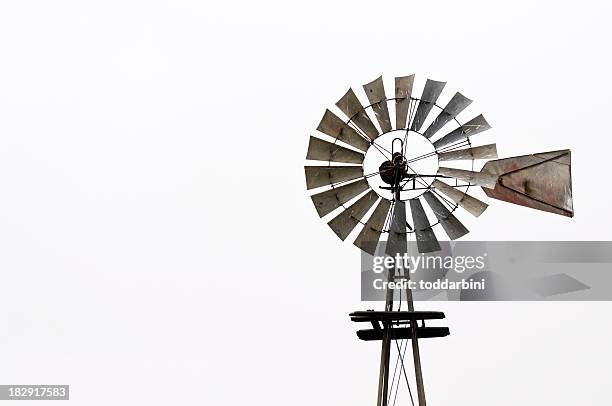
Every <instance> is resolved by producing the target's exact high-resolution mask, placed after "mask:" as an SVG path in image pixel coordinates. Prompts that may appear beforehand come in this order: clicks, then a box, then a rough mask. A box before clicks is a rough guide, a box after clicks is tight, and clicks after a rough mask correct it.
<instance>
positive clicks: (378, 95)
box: [363, 76, 391, 133]
mask: <svg viewBox="0 0 612 406" xmlns="http://www.w3.org/2000/svg"><path fill="white" fill-rule="evenodd" d="M363 90H364V91H365V93H366V95H367V96H368V100H369V101H370V104H371V105H372V111H374V115H375V116H376V120H378V124H380V129H381V130H382V131H383V132H384V133H386V132H389V131H391V119H390V118H389V108H388V107H387V96H386V95H385V85H384V83H383V78H382V76H380V77H379V78H378V79H376V80H374V81H372V82H370V83H367V84H365V85H363Z"/></svg>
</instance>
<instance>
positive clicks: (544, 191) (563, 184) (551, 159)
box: [482, 149, 574, 217]
mask: <svg viewBox="0 0 612 406" xmlns="http://www.w3.org/2000/svg"><path fill="white" fill-rule="evenodd" d="M571 169H572V168H571V151H570V150H569V149H566V150H561V151H552V152H544V153H540V154H533V155H524V156H518V157H512V158H505V159H498V160H495V161H489V162H487V163H486V164H485V166H484V167H483V168H482V172H483V173H488V174H492V175H494V176H499V182H498V183H497V184H496V185H495V188H494V189H493V190H491V189H483V190H484V191H485V193H486V194H487V196H489V197H492V198H494V199H499V200H503V201H506V202H509V203H514V204H519V205H521V206H526V207H530V208H532V209H536V210H542V211H547V212H550V213H555V214H560V215H562V216H567V217H573V216H574V205H573V199H572V170H571Z"/></svg>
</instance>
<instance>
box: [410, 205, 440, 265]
mask: <svg viewBox="0 0 612 406" xmlns="http://www.w3.org/2000/svg"><path fill="white" fill-rule="evenodd" d="M409 202H410V212H411V213H412V223H413V224H414V234H415V236H416V243H417V249H418V251H419V252H421V253H425V252H435V251H440V244H439V243H438V239H437V238H436V234H435V233H434V231H433V230H432V229H431V226H430V224H429V220H428V219H427V214H425V210H424V209H423V204H421V201H420V200H419V198H415V199H410V200H409Z"/></svg>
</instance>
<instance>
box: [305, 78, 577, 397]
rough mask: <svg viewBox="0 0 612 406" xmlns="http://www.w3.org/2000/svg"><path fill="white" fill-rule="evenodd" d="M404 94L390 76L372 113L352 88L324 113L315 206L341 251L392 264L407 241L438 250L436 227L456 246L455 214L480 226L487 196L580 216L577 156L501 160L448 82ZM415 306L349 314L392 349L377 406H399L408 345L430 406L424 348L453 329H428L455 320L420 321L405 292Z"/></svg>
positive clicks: (311, 149)
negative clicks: (393, 404)
mask: <svg viewBox="0 0 612 406" xmlns="http://www.w3.org/2000/svg"><path fill="white" fill-rule="evenodd" d="M393 84H394V88H395V92H394V94H393V97H388V96H387V93H386V91H385V81H384V80H383V77H382V76H381V77H379V78H377V79H375V80H374V81H372V82H370V83H367V84H365V85H364V86H363V91H364V92H365V96H366V98H367V101H368V102H369V104H365V103H362V101H361V99H360V98H359V97H358V95H357V93H356V92H355V91H354V90H353V89H349V90H348V91H347V92H346V93H345V94H344V95H343V96H342V97H341V98H340V100H338V102H337V103H336V105H335V108H333V109H334V110H335V111H332V110H331V109H327V110H325V112H324V114H323V118H322V119H321V121H320V123H319V125H318V126H317V128H316V130H317V133H316V136H311V137H310V140H309V145H308V151H307V154H306V159H307V160H308V161H309V164H308V165H307V166H305V168H304V169H305V175H306V187H307V189H308V190H312V189H316V191H315V193H314V194H312V195H311V196H310V197H311V199H312V202H313V204H314V206H315V209H316V211H317V214H318V215H319V217H322V218H323V217H325V218H329V220H328V223H327V224H328V225H329V227H330V228H331V230H332V231H333V232H334V233H335V234H336V235H337V236H338V237H339V238H340V239H341V240H343V241H345V240H347V239H349V240H352V241H353V244H354V245H355V246H357V247H358V248H360V249H361V250H363V251H365V252H367V253H369V254H371V255H375V253H376V252H377V249H378V247H379V246H380V245H381V244H383V242H384V244H385V254H387V255H390V256H394V255H395V254H398V253H400V254H401V253H405V252H407V240H408V237H409V236H413V237H414V239H415V240H416V245H417V249H418V251H419V252H420V253H427V252H436V251H439V250H440V249H441V248H440V243H439V240H438V236H437V233H436V231H435V229H438V228H437V227H436V226H438V225H439V226H440V227H439V228H441V230H442V231H443V232H444V234H445V235H446V237H448V239H449V240H456V239H459V238H461V237H463V236H464V235H466V234H467V233H468V232H469V230H468V229H467V227H466V226H465V225H464V224H463V223H462V222H461V221H460V220H459V219H458V218H457V215H456V214H457V213H459V212H461V211H465V212H467V213H468V214H469V215H471V216H473V217H479V216H481V215H482V214H483V213H484V211H485V210H486V209H487V208H488V204H487V203H485V202H484V201H482V200H480V199H479V198H477V197H475V196H473V195H472V194H469V193H468V192H469V191H470V189H472V190H473V189H477V188H478V187H480V188H481V189H482V191H483V192H484V194H485V195H486V196H488V197H490V198H493V199H497V200H502V201H505V202H509V203H513V204H517V205H521V206H525V207H528V208H532V209H536V210H540V211H546V212H550V213H554V214H559V215H562V216H567V217H573V214H574V211H573V203H572V181H571V152H570V151H569V150H558V151H551V152H541V153H532V154H529V155H523V156H516V157H510V158H503V159H496V158H498V153H497V152H498V151H497V147H496V144H494V143H488V144H484V145H475V144H474V143H473V141H474V138H475V139H476V140H477V139H478V138H479V137H480V138H482V137H484V135H480V134H486V131H487V130H489V129H490V128H491V126H490V125H489V123H488V122H487V121H486V119H485V118H484V116H483V115H482V114H479V115H475V116H473V118H470V119H468V120H467V121H466V122H463V123H462V122H461V121H460V120H459V118H458V116H461V117H462V116H463V115H465V111H466V110H468V108H469V106H470V105H471V104H472V100H470V99H468V98H467V97H465V96H464V95H463V94H461V93H459V92H456V93H455V94H454V95H452V97H450V99H448V101H447V102H446V103H445V104H443V105H442V104H441V103H439V100H440V96H441V95H442V94H443V90H444V88H445V87H446V83H445V82H439V81H434V80H431V79H427V80H426V81H425V83H424V85H423V89H422V91H421V93H420V95H418V96H417V92H415V89H416V86H415V76H414V75H409V76H404V77H396V78H395V81H394V83H393ZM362 99H363V98H362ZM392 114H395V120H391V115H392ZM477 136H478V137H477ZM491 159H493V160H491ZM483 161H484V165H482V166H481V168H480V169H477V168H476V166H477V165H478V163H479V162H483ZM406 202H408V205H406ZM458 209H460V210H458ZM408 210H409V211H410V216H408V215H407V211H408ZM438 232H439V231H438ZM385 240H386V241H385ZM387 277H388V280H389V281H391V282H392V281H394V280H395V278H399V277H403V278H406V277H409V275H408V276H402V275H400V274H399V270H398V271H397V272H396V271H394V270H390V271H389V273H388V275H387ZM404 302H405V305H406V307H407V310H405V311H400V310H394V309H393V308H394V292H393V290H391V289H388V290H387V293H386V301H385V310H384V311H358V312H354V313H351V314H350V318H351V320H352V321H354V322H357V323H366V324H370V325H371V328H369V329H363V330H359V331H358V332H357V336H358V338H360V339H361V340H364V341H381V342H382V348H381V360H380V367H379V382H378V394H377V406H386V405H387V404H388V403H389V402H390V401H393V399H395V397H393V398H392V396H397V389H398V388H399V384H400V379H399V377H401V375H402V373H404V374H405V369H404V362H405V361H406V360H405V359H404V356H403V351H405V348H404V350H402V348H401V346H403V345H404V343H405V344H406V346H407V343H408V341H410V343H411V347H412V355H413V356H412V358H413V366H414V373H415V378H416V389H417V393H416V398H417V401H418V404H419V406H425V404H426V400H425V389H424V382H423V376H422V367H421V357H420V350H419V339H424V338H434V337H445V336H447V335H448V334H449V333H450V332H449V329H448V328H447V327H434V326H426V321H427V322H429V321H430V320H436V319H443V318H444V317H445V316H444V313H442V312H435V311H415V309H414V301H413V299H412V291H411V290H410V289H406V291H405V292H404ZM401 306H402V300H401V296H400V303H399V309H401ZM398 340H399V341H400V342H401V343H402V344H398ZM393 343H395V345H396V347H397V350H398V361H399V364H400V365H401V369H400V372H399V374H397V375H398V379H396V377H395V375H396V374H394V375H393V378H392V379H391V382H389V375H390V374H389V370H390V367H389V365H390V353H391V350H392V344H393ZM406 383H407V384H408V377H407V376H406ZM408 389H410V386H409V384H408ZM394 390H395V395H393V393H394ZM409 393H410V397H411V401H412V402H413V404H414V401H415V399H414V397H413V396H412V392H411V391H410V392H409Z"/></svg>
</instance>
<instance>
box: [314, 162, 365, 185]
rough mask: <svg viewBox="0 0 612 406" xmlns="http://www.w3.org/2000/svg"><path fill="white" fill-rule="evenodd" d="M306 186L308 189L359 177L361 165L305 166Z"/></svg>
mask: <svg viewBox="0 0 612 406" xmlns="http://www.w3.org/2000/svg"><path fill="white" fill-rule="evenodd" d="M304 172H305V173H306V188H307V189H308V190H310V189H314V188H317V187H320V186H325V185H331V184H332V183H338V182H343V181H347V180H353V179H357V178H361V177H362V176H363V167H361V166H305V167H304Z"/></svg>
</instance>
